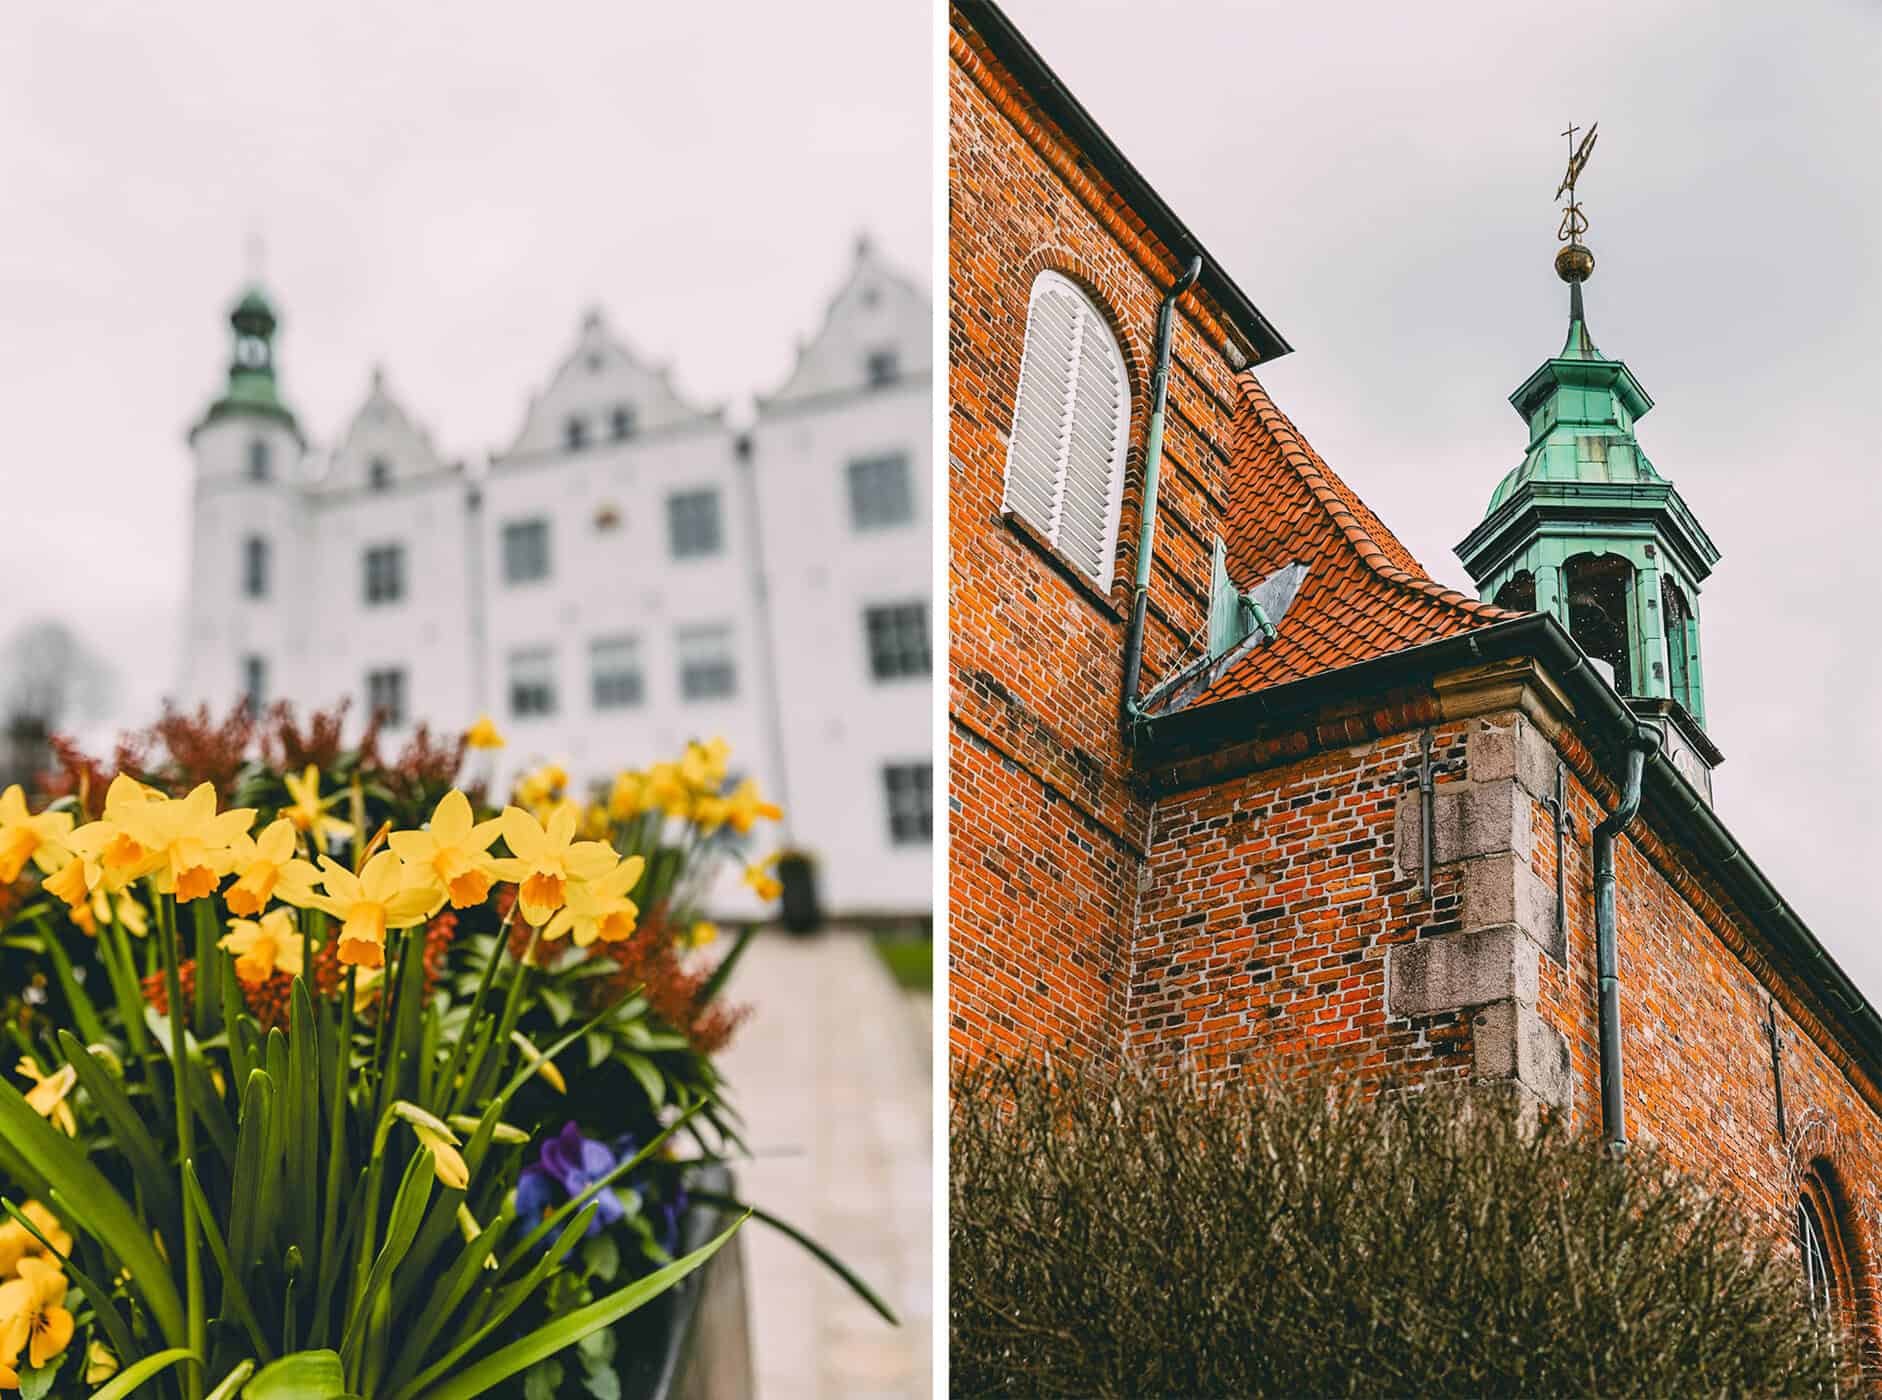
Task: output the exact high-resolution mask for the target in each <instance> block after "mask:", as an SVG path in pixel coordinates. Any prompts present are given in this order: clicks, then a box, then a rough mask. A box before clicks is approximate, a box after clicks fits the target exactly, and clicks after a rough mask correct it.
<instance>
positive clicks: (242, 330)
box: [191, 283, 305, 442]
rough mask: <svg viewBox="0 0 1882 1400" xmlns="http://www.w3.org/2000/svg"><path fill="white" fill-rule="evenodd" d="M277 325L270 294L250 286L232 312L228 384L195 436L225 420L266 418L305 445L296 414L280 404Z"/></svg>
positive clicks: (199, 425)
mask: <svg viewBox="0 0 1882 1400" xmlns="http://www.w3.org/2000/svg"><path fill="white" fill-rule="evenodd" d="M278 325H279V322H278V320H277V319H276V317H275V313H274V306H273V305H272V304H271V303H270V302H269V300H268V297H267V294H266V293H265V292H263V291H262V289H261V288H260V287H259V286H257V285H254V284H252V283H251V284H250V285H249V287H248V289H247V290H246V291H244V292H243V293H242V297H241V300H239V301H238V302H236V303H235V305H234V306H233V307H232V308H231V309H230V311H229V329H230V332H231V336H232V344H231V347H230V355H229V382H228V384H227V386H226V387H225V388H224V389H223V391H222V394H221V396H220V397H219V398H218V399H217V400H216V401H215V402H214V403H212V404H211V405H210V406H209V411H208V412H207V413H206V414H204V415H203V421H202V422H201V423H199V424H197V425H196V429H195V432H201V431H202V430H203V429H204V428H206V427H208V426H209V425H210V424H211V423H216V422H220V421H222V420H223V419H226V418H231V417H250V418H265V419H269V420H272V421H274V422H276V423H279V424H281V425H282V426H283V427H285V428H286V429H287V430H288V431H289V432H291V433H293V434H294V436H295V438H296V439H297V440H300V441H303V442H304V441H305V440H304V439H303V438H302V436H301V430H300V425H299V424H298V423H297V422H295V419H294V414H293V412H292V411H291V410H290V409H289V408H288V406H287V405H286V404H284V403H283V402H282V401H281V394H280V388H279V386H278V385H277V384H276V382H275V373H274V333H275V328H276V327H277V326H278ZM195 432H193V433H192V434H191V436H192V437H194V436H195Z"/></svg>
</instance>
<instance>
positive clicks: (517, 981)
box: [470, 927, 542, 1100]
mask: <svg viewBox="0 0 1882 1400" xmlns="http://www.w3.org/2000/svg"><path fill="white" fill-rule="evenodd" d="M541 942H542V930H541V929H540V928H534V927H532V928H531V929H530V931H529V946H528V947H527V948H525V949H524V950H523V956H522V958H521V959H520V960H518V962H517V965H516V976H515V977H514V978H512V979H511V981H510V989H509V991H508V992H507V993H506V994H505V996H504V999H503V1017H502V1019H501V1020H500V1021H498V1022H497V1033H496V1034H495V1035H494V1036H492V1037H491V1038H490V1041H489V1043H488V1044H486V1045H483V1046H479V1047H478V1052H477V1063H476V1064H475V1065H473V1066H472V1068H471V1081H470V1083H471V1098H472V1099H473V1100H474V1099H477V1098H479V1097H481V1096H482V1093H483V1090H482V1087H481V1083H480V1081H481V1080H482V1079H483V1074H484V1069H485V1065H486V1061H487V1059H488V1052H489V1050H490V1047H491V1046H493V1045H508V1044H509V1043H510V1032H511V1031H513V1030H515V1029H516V1020H517V1018H518V1017H519V1016H521V1015H522V1014H523V984H524V983H525V982H526V981H528V980H529V974H530V972H531V971H532V970H533V969H532V965H531V962H530V959H532V958H534V957H535V956H536V948H537V946H538V945H539V944H540V943H541ZM499 951H500V950H499ZM499 1053H501V1052H499ZM498 1063H501V1061H499V1062H498ZM493 1067H494V1066H493Z"/></svg>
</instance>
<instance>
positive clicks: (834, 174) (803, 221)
mask: <svg viewBox="0 0 1882 1400" xmlns="http://www.w3.org/2000/svg"><path fill="white" fill-rule="evenodd" d="M932 32H933V30H932V26H931V23H930V17H929V15H928V13H927V11H926V7H925V6H922V5H901V4H878V3H871V0H817V3H815V4H812V5H750V4H733V3H721V4H693V5H649V4H636V5H595V4H553V3H552V4H540V3H539V4H532V5H528V6H516V5H503V4H495V3H488V0H475V2H474V3H459V4H455V5H451V6H424V7H414V6H383V5H371V6H368V5H363V4H360V5H354V4H346V5H303V6H290V7H275V6H257V5H253V4H236V3H229V2H228V0H217V2H216V3H191V4H188V5H175V6H150V5H145V4H139V3H133V2H131V0H119V3H112V4H87V5H84V6H60V5H54V4H51V3H40V0H33V3H30V4H25V5H9V6H7V7H6V9H5V13H4V14H0V189H4V190H5V191H6V192H7V195H8V198H7V201H6V207H7V229H6V233H5V236H4V237H0V403H4V404H5V408H6V413H5V428H6V443H5V448H4V450H0V501H3V502H4V518H5V520H6V523H7V528H6V530H5V536H6V544H5V547H4V548H3V549H0V599H4V600H5V604H4V606H3V607H0V642H3V641H4V640H5V637H6V636H7V635H8V634H10V633H11V632H12V631H13V629H14V627H15V626H17V625H18V624H19V623H21V622H23V621H25V620H27V619H29V618H33V617H37V616H40V615H45V614H56V615H60V616H63V617H65V618H66V619H67V620H68V621H69V622H70V623H72V624H73V625H74V626H75V627H76V628H78V629H79V630H80V632H81V633H82V634H83V635H84V637H85V638H86V639H87V640H89V641H90V642H91V643H92V644H93V645H94V646H96V647H98V648H100V649H102V650H105V651H107V652H109V653H110V655H111V657H112V659H113V660H114V661H115V662H116V663H117V664H118V668H119V671H120V673H121V677H122V682H123V684H122V686H121V687H120V692H119V696H118V703H117V705H116V706H115V707H114V710H115V714H114V715H113V716H112V717H113V718H122V719H123V720H125V721H127V722H138V723H142V722H145V721H147V720H148V719H150V718H154V716H155V712H156V705H157V701H158V698H159V696H161V695H162V694H163V693H164V692H165V691H166V690H167V689H169V688H170V687H171V686H172V685H173V684H174V680H175V675H174V666H175V664H176V661H175V658H176V646H175V643H176V641H177V639H178V636H179V626H180V623H179V610H180V605H181V593H182V586H183V568H184V563H185V557H186V552H187V549H188V535H187V521H188V502H189V484H190V464H189V456H188V450H187V448H186V446H185V444H184V441H183V435H184V433H185V432H186V431H187V429H188V428H189V426H190V424H191V423H192V422H193V421H194V420H195V418H196V417H197V416H198V415H200V413H201V412H202V410H203V409H204V408H205V407H206V406H207V405H208V403H209V402H210V400H211V399H212V398H213V397H214V395H215V393H216V391H217V389H218V387H219V386H220V384H221V383H222V380H223V376H224V371H225V367H226V365H227V362H228V354H229V342H228V327H227V323H226V320H225V319H224V318H225V316H226V312H227V309H228V307H229V305H230V304H231V303H232V302H233V301H234V299H235V296H236V294H237V292H238V291H239V287H240V284H241V282H242V281H243V279H244V275H245V270H246V263H247V259H246V251H245V250H246V245H247V243H248V241H249V237H250V234H251V232H252V231H258V232H259V233H260V234H261V235H262V238H263V240H264V243H265V267H264V271H265V277H264V280H265V282H266V283H267V285H268V287H269V288H270V290H271V291H272V292H273V294H274V296H275V299H276V304H277V309H278V310H279V312H280V314H281V317H282V322H283V325H282V330H281V333H280V336H279V339H278V347H277V348H278V363H279V366H280V370H281V378H282V384H283V389H284V392H285V395H286V397H287V399H288V401H289V403H290V404H291V405H292V406H293V407H294V409H295V410H296V411H297V412H298V413H299V415H300V419H301V422H302V425H303V427H304V428H305V429H306V430H307V431H308V433H309V434H310V435H311V436H312V437H314V438H315V439H316V440H317V441H318V442H321V443H330V442H331V441H332V440H333V439H334V437H335V436H336V435H337V434H338V433H339V431H340V430H341V429H342V428H343V426H344V425H345V422H346V420H347V418H348V417H349V416H350V415H351V413H352V411H353V410H354V408H355V407H356V406H357V405H358V403H359V402H360V400H361V398H362V397H363V396H364V394H365V392H366V386H367V381H368V376H369V373H370V370H371V366H372V365H373V363H374V362H376V361H383V362H384V364H385V366H386V369H387V374H388V377H389V380H390V384H391V387H392V389H393V391H394V392H395V393H396V394H398V395H399V396H400V397H401V398H402V399H403V400H404V401H405V403H406V405H407V407H408V408H409V409H410V410H411V411H413V412H414V413H415V414H416V415H417V416H418V417H419V418H420V420H421V421H423V422H424V423H425V424H426V425H427V426H429V428H430V429H431V430H432V433H433V435H434V439H435V440H436V442H437V444H438V446H439V448H440V450H442V451H443V452H445V453H446V454H447V455H448V456H452V457H470V458H474V457H476V456H479V455H481V454H482V453H485V452H487V451H489V450H491V449H493V448H498V447H500V446H502V445H503V443H504V442H505V440H506V439H507V438H508V437H510V436H511V435H513V434H514V433H515V431H516V429H517V427H518V425H519V424H520V422H521V419H522V414H523V410H524V407H525V404H526V402H527V399H528V396H529V394H530V392H531V391H532V390H534V389H535V388H537V387H539V386H540V385H541V384H542V383H543V382H544V381H545V380H546V379H547V377H548V374H549V372H550V370H551V369H552V368H553V367H554V365H555V363H556V361H557V360H558V359H559V358H560V357H561V356H562V355H563V354H564V353H565V352H566V351H567V349H568V347H569V345H570V344H571V343H572V342H573V338H574V335H575V332H576V329H577V325H578V322H579V319H580V315H581V312H582V310H583V308H584V307H586V306H587V305H589V304H590V303H596V304H599V305H601V306H602V307H603V308H604V309H605V310H606V311H607V313H608V315H609V318H610V320H611V322H612V324H613V326H614V328H615V329H616V330H617V331H618V332H619V333H621V334H622V335H623V336H624V337H625V338H626V339H627V340H628V342H629V343H630V344H631V345H633V346H634V348H635V349H636V350H638V351H639V352H640V353H642V354H643V355H645V356H647V357H648V358H650V359H653V360H656V361H670V362H671V363H672V364H673V365H674V366H675V374H676V380H677V383H678V384H679V386H680V388H681V390H682V392H685V393H688V394H689V395H691V396H693V397H695V398H698V399H702V400H706V401H725V402H729V403H731V404H732V405H734V406H736V405H737V404H738V402H739V401H740V400H744V399H748V398H749V396H750V395H752V394H753V393H755V392H759V391H765V390H769V389H771V388H774V387H776V385H777V383H778V382H779V381H780V380H781V379H782V378H783V376H784V374H785V372H786V371H787V370H788V369H789V367H790V364H791V359H792V349H793V344H794V342H795V340H796V339H797V337H799V336H800V335H808V334H810V333H811V332H812V331H813V330H814V329H815V328H816V326H817V323H818V321H819V319H820V317H821V315H822V311H823V306H824V302H825V300H826V299H827V298H828V296H829V295H831V294H832V293H833V292H834V291H835V290H836V287H837V285H838V283H839V281H840V280H841V278H842V276H843V274H844V272H845V270H846V267H847V263H848V259H849V257H850V255H851V248H852V245H853V242H854V239H855V237H856V235H857V234H858V232H859V231H862V230H864V229H867V230H869V231H870V232H871V233H872V234H873V235H874V237H875V239H876V241H877V243H878V246H880V247H881V248H882V250H883V251H884V253H885V254H886V255H887V256H888V257H889V258H891V259H892V260H894V261H895V262H896V263H897V264H898V265H900V266H901V267H903V268H904V269H906V270H907V271H908V272H909V273H911V274H912V275H913V276H914V277H915V278H916V280H917V281H918V282H919V283H920V284H921V285H923V286H931V285H932V269H931V265H930V264H931V261H932V244H931V241H930V233H929V230H930V228H931V225H932V202H933V183H932V175H931V172H932V159H931V131H932V119H931V107H932V93H933V83H934V77H933V72H934V68H933V59H932V39H931V36H932Z"/></svg>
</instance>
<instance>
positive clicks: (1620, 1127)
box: [1594, 728, 1660, 1156]
mask: <svg viewBox="0 0 1882 1400" xmlns="http://www.w3.org/2000/svg"><path fill="white" fill-rule="evenodd" d="M1659 746H1660V745H1659V740H1658V737H1657V736H1656V735H1655V734H1654V733H1653V731H1652V730H1650V729H1644V728H1642V729H1636V730H1635V731H1634V732H1633V734H1632V735H1630V736H1629V737H1628V740H1627V776H1626V780H1625V782H1624V783H1623V784H1622V786H1621V800H1620V803H1619V805H1618V806H1616V807H1615V809H1614V810H1613V811H1612V812H1610V813H1608V815H1607V816H1605V817H1603V818H1602V819H1601V822H1600V824H1599V825H1598V826H1596V827H1595V829H1594V923H1595V974H1596V976H1597V978H1598V979H1599V986H1600V1018H1601V1021H1600V1029H1601V1130H1602V1134H1603V1135H1604V1136H1605V1137H1606V1138H1607V1142H1608V1148H1609V1150H1610V1151H1612V1152H1613V1153H1614V1154H1615V1155H1616V1156H1619V1155H1620V1154H1622V1153H1624V1152H1626V1150H1627V1106H1626V1103H1625V1101H1624V1099H1623V1096H1622V1091H1623V1087H1624V1085H1623V1077H1622V1066H1621V969H1620V952H1619V947H1618V944H1617V940H1616V937H1615V927H1614V925H1615V914H1614V840H1615V838H1616V837H1617V836H1619V835H1620V834H1621V832H1622V831H1624V830H1625V829H1626V828H1627V826H1628V825H1629V824H1630V823H1631V822H1632V821H1633V820H1634V817H1635V816H1636V815H1637V814H1638V813H1639V811H1640V788H1641V777H1642V775H1643V774H1644V773H1645V772H1646V766H1647V755H1648V754H1649V753H1652V752H1653V751H1654V750H1656V749H1657V748H1659Z"/></svg>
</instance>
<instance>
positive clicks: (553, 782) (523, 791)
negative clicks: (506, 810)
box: [516, 763, 569, 810]
mask: <svg viewBox="0 0 1882 1400" xmlns="http://www.w3.org/2000/svg"><path fill="white" fill-rule="evenodd" d="M568 785H569V774H568V769H566V768H564V767H563V766H562V765H561V764H559V763H545V764H544V765H543V766H542V767H540V768H538V769H536V770H535V771H534V772H531V773H525V774H524V775H523V776H522V777H521V778H518V779H517V781H516V800H517V802H518V803H520V804H521V805H523V806H524V807H529V808H534V809H538V810H540V809H542V808H544V807H547V806H549V805H550V804H551V803H553V802H555V801H556V800H557V799H558V798H560V797H561V796H562V791H563V789H564V788H566V787H567V786H568Z"/></svg>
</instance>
